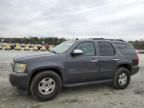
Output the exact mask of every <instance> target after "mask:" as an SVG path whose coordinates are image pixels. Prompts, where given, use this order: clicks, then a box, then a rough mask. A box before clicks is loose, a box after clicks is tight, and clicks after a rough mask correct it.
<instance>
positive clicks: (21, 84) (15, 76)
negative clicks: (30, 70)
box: [9, 72, 29, 91]
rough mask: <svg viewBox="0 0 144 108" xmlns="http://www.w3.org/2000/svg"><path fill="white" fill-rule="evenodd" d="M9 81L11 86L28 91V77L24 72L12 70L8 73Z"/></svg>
mask: <svg viewBox="0 0 144 108" xmlns="http://www.w3.org/2000/svg"><path fill="white" fill-rule="evenodd" d="M9 81H10V83H11V84H12V86H15V87H17V88H18V89H21V90H24V91H28V90H29V77H28V74H26V73H16V72H12V73H11V74H10V75H9Z"/></svg>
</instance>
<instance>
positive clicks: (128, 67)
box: [117, 63, 132, 73]
mask: <svg viewBox="0 0 144 108" xmlns="http://www.w3.org/2000/svg"><path fill="white" fill-rule="evenodd" d="M120 67H123V68H126V69H128V70H129V72H130V73H131V72H132V66H131V65H130V64H128V63H125V64H120V65H118V67H117V69H118V68H120Z"/></svg>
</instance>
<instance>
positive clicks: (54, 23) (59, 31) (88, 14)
mask: <svg viewBox="0 0 144 108" xmlns="http://www.w3.org/2000/svg"><path fill="white" fill-rule="evenodd" d="M28 36H38V37H46V36H47V37H49V36H50V37H52V36H54V37H65V38H96V37H97V38H118V39H125V40H135V39H144V0H0V37H28Z"/></svg>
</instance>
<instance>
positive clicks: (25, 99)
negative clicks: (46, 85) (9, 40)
mask: <svg viewBox="0 0 144 108" xmlns="http://www.w3.org/2000/svg"><path fill="white" fill-rule="evenodd" d="M23 53H28V52H19V51H0V108H67V107H71V108H96V107H97V108H144V86H143V85H144V75H143V72H144V55H142V54H141V55H139V56H140V72H139V73H138V74H136V75H135V76H133V77H132V80H131V84H130V85H129V87H128V88H127V89H125V90H115V89H114V88H113V87H112V86H111V85H110V84H97V85H91V86H82V87H75V88H63V89H62V91H61V93H60V94H59V96H58V97H57V98H55V99H54V100H52V101H47V102H39V101H36V100H34V99H33V98H32V97H31V96H28V95H22V94H19V93H18V92H17V90H16V89H15V88H13V87H12V86H11V85H10V83H9V81H8V74H9V73H10V62H11V61H12V59H13V57H14V56H16V55H18V54H23ZM31 53H32V52H31ZM33 53H34V52H33Z"/></svg>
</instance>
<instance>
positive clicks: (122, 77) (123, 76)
mask: <svg viewBox="0 0 144 108" xmlns="http://www.w3.org/2000/svg"><path fill="white" fill-rule="evenodd" d="M127 79H128V78H127V75H126V74H125V73H121V74H120V75H119V79H118V82H119V84H120V85H121V86H123V85H125V84H126V83H127Z"/></svg>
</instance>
